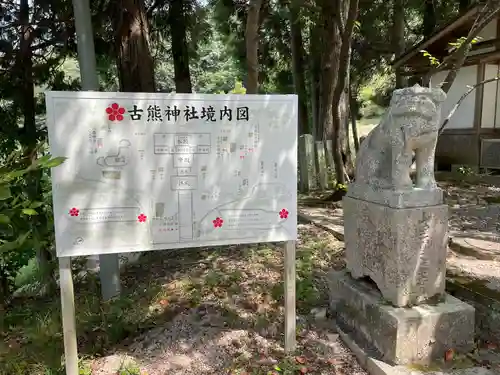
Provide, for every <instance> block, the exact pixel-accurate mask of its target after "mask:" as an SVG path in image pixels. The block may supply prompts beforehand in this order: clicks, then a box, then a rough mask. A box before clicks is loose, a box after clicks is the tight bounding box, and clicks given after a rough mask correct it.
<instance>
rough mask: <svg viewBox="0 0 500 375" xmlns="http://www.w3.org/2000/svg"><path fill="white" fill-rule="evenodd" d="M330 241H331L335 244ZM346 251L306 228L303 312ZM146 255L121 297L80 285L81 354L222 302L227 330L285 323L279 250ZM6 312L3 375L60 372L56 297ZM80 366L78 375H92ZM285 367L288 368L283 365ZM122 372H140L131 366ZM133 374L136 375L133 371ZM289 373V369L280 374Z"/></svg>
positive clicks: (301, 256) (126, 275)
mask: <svg viewBox="0 0 500 375" xmlns="http://www.w3.org/2000/svg"><path fill="white" fill-rule="evenodd" d="M332 241H333V242H332ZM340 249H341V247H340V246H339V243H338V242H336V241H335V240H333V239H332V237H331V236H330V235H329V234H326V232H322V231H320V232H318V230H317V228H315V227H313V226H308V227H307V229H302V231H301V234H300V241H299V242H298V248H297V263H296V267H297V284H296V285H297V306H298V310H299V312H306V313H309V311H310V310H311V308H313V307H317V306H318V305H321V304H322V303H323V300H324V299H325V298H326V292H325V285H324V282H323V280H322V276H321V275H322V274H324V272H325V271H326V270H328V269H329V268H331V267H332V264H333V263H335V262H336V259H337V258H338V255H339V251H340ZM172 254H173V253H167V252H163V253H162V252H158V253H156V254H154V256H152V255H151V256H150V255H145V256H143V258H141V259H140V260H139V262H138V263H136V264H130V265H127V266H126V268H125V271H124V272H123V275H122V283H123V286H124V291H123V295H122V297H120V298H116V299H114V300H111V301H109V302H102V301H101V298H100V288H99V280H98V278H97V277H96V276H95V275H88V276H87V277H86V278H85V279H82V280H78V281H77V282H76V283H75V291H76V300H75V305H76V322H77V334H78V345H79V353H80V355H81V356H82V358H88V359H89V360H92V359H93V358H95V357H96V356H97V357H99V356H104V355H108V354H110V353H113V352H114V351H115V350H116V349H117V348H120V347H122V346H123V345H125V344H127V343H128V342H129V340H132V339H134V338H136V337H137V336H139V335H141V334H142V333H144V332H147V331H149V330H150V329H152V328H154V327H157V326H158V325H161V324H163V323H164V322H166V321H169V320H171V319H172V317H174V316H175V315H176V314H178V313H179V312H180V311H182V310H184V309H186V308H189V307H198V306H200V305H201V304H206V303H212V304H213V303H214V301H215V303H217V305H218V306H220V307H221V308H222V311H223V312H224V313H223V315H224V321H225V322H226V323H227V325H228V327H237V326H238V327H241V326H245V327H252V328H255V329H261V328H262V329H264V330H267V331H268V332H270V333H269V334H270V335H275V334H276V333H273V332H278V334H279V328H276V329H274V330H273V329H270V327H271V326H273V327H278V326H281V325H282V321H283V310H282V304H283V299H284V298H283V281H282V278H283V260H284V259H283V257H284V249H283V248H282V247H281V246H275V245H272V244H269V245H248V246H233V247H225V248H214V249H190V250H189V251H187V250H186V249H183V250H182V253H181V252H178V253H175V256H173V255H172ZM14 302H15V303H14V304H13V305H12V306H11V307H9V309H8V310H7V311H6V314H5V315H4V319H3V327H2V328H3V330H2V340H0V375H3V374H5V375H21V374H22V375H25V374H30V375H63V374H64V363H63V335H62V324H61V317H60V300H59V296H58V295H57V294H56V295H51V296H49V297H47V298H45V299H35V298H24V299H20V298H19V299H17V300H15V301H14ZM88 363H89V362H88V361H82V364H81V369H80V375H89V374H90V373H89V371H91V370H90V367H89V364H88ZM280 366H282V368H283V369H286V368H287V367H286V363H281V364H280ZM116 371H119V372H117V374H120V375H135V374H139V372H137V371H138V369H137V368H136V367H134V366H129V367H125V368H121V369H116ZM134 371H135V372H134ZM278 373H280V374H281V373H285V372H278Z"/></svg>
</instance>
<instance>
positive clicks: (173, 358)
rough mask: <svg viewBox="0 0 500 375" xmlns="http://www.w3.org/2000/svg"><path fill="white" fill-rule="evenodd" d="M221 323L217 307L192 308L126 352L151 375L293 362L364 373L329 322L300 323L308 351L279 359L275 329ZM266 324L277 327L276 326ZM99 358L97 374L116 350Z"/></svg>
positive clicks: (305, 368)
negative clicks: (262, 330) (291, 358)
mask: <svg viewBox="0 0 500 375" xmlns="http://www.w3.org/2000/svg"><path fill="white" fill-rule="evenodd" d="M200 309H201V310H202V311H200ZM210 310H212V311H210ZM224 325H225V324H224V317H223V316H222V315H221V314H220V312H218V311H217V309H216V308H213V307H210V308H206V307H205V306H204V307H200V308H196V309H192V310H190V311H186V312H185V313H183V314H180V315H178V316H177V317H176V318H175V319H174V320H173V321H172V322H171V323H169V324H167V325H165V326H163V327H159V328H158V329H155V330H153V331H151V332H148V333H147V334H145V335H143V336H141V337H139V338H137V339H136V340H135V342H134V344H133V345H132V346H131V347H130V349H129V351H128V353H127V356H128V358H129V360H131V358H133V360H134V361H135V362H136V363H139V364H140V368H141V369H142V370H143V371H144V372H146V373H147V374H149V375H160V374H178V375H191V374H214V375H215V374H218V375H219V374H243V373H247V374H267V373H269V371H271V373H274V372H275V373H276V374H277V373H279V372H278V371H277V370H276V368H280V369H288V370H291V368H290V367H292V366H293V367H295V368H294V369H293V370H299V372H300V373H303V374H306V373H307V374H321V375H323V374H324V375H326V374H333V373H337V374H339V373H346V374H352V375H357V374H360V375H361V374H365V372H364V371H363V370H362V369H361V368H360V366H359V364H358V362H357V361H356V358H355V357H354V356H353V355H352V353H351V352H350V351H349V350H348V349H347V348H346V347H345V346H344V344H343V343H342V342H341V341H340V339H339V336H338V335H337V334H335V333H334V332H333V331H331V330H329V329H327V328H324V327H323V328H320V327H318V325H309V326H308V327H307V328H303V329H302V330H301V331H300V334H299V351H300V352H302V353H307V354H304V355H301V356H298V357H296V358H294V361H292V363H289V364H283V357H284V355H283V348H282V346H281V342H280V340H277V338H279V335H276V334H274V335H273V334H271V335H270V334H269V333H268V334H266V335H262V334H260V333H258V332H255V331H252V330H249V329H243V328H241V329H234V328H233V329H231V328H225V327H224ZM269 329H275V330H276V332H277V331H279V327H269V328H268V329H267V330H269ZM124 358H126V357H124ZM99 362H100V364H99V367H100V371H99V372H96V374H108V373H109V374H111V373H113V372H112V370H113V369H114V368H116V356H113V357H111V360H110V359H109V358H108V359H107V358H104V359H102V360H100V361H99ZM293 362H295V363H293ZM110 367H111V368H110ZM273 370H274V371H273ZM291 373H292V372H290V374H291ZM293 373H297V372H295V371H294V372H293Z"/></svg>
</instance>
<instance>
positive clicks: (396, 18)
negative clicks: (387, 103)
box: [392, 0, 407, 89]
mask: <svg viewBox="0 0 500 375" xmlns="http://www.w3.org/2000/svg"><path fill="white" fill-rule="evenodd" d="M393 1H394V4H393V9H392V17H393V18H392V45H393V46H394V55H395V56H396V57H397V56H401V55H402V54H403V53H404V52H405V9H404V0H393ZM395 73H396V88H397V89H399V88H402V87H405V86H406V85H407V82H406V78H405V76H404V75H403V74H402V68H398V69H396V72H395Z"/></svg>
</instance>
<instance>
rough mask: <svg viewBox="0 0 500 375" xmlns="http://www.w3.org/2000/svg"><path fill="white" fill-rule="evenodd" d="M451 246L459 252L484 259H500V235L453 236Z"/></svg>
mask: <svg viewBox="0 0 500 375" xmlns="http://www.w3.org/2000/svg"><path fill="white" fill-rule="evenodd" d="M449 246H450V248H451V249H452V250H453V251H456V252H457V253H461V254H464V255H468V256H472V257H474V258H476V259H482V260H496V261H498V260H500V236H498V237H496V238H487V239H481V238H474V237H461V236H460V237H456V236H455V237H452V238H450V243H449Z"/></svg>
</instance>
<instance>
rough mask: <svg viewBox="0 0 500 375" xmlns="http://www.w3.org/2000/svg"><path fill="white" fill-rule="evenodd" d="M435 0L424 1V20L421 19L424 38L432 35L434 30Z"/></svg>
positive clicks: (435, 19) (435, 17)
mask: <svg viewBox="0 0 500 375" xmlns="http://www.w3.org/2000/svg"><path fill="white" fill-rule="evenodd" d="M434 1H435V0H424V19H423V30H422V31H423V34H424V37H425V38H428V37H430V36H431V35H432V33H433V32H434V30H435V29H436V24H437V16H436V7H435V4H434Z"/></svg>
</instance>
